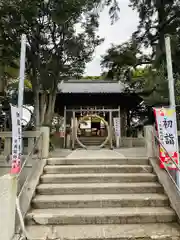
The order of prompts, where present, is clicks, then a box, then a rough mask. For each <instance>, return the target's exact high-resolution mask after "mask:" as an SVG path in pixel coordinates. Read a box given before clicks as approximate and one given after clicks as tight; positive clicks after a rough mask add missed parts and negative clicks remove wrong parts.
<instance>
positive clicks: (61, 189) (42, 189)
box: [36, 182, 164, 195]
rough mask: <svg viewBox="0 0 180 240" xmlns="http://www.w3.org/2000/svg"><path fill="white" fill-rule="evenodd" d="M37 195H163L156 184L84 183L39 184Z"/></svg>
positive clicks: (159, 186)
mask: <svg viewBox="0 0 180 240" xmlns="http://www.w3.org/2000/svg"><path fill="white" fill-rule="evenodd" d="M36 190H37V193H38V194H47V195H58V194H65V195H67V194H70V195H71V194H126V193H131V194H133V193H163V191H164V190H163V188H162V186H161V185H160V184H159V183H156V182H138V183H98V185H97V184H96V183H85V184H79V183H77V184H73V183H72V184H40V185H39V186H37V189H36Z"/></svg>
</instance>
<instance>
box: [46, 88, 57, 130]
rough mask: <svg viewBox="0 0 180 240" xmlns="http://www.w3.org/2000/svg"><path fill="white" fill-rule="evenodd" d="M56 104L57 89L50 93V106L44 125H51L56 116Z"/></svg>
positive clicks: (48, 105) (48, 106)
mask: <svg viewBox="0 0 180 240" xmlns="http://www.w3.org/2000/svg"><path fill="white" fill-rule="evenodd" d="M55 102H56V89H55V90H53V91H52V92H50V93H49V99H48V104H47V108H46V112H45V116H44V125H51V121H52V117H53V115H54V107H55Z"/></svg>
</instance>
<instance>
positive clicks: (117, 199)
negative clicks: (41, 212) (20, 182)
mask: <svg viewBox="0 0 180 240" xmlns="http://www.w3.org/2000/svg"><path fill="white" fill-rule="evenodd" d="M168 203H169V201H168V198H167V196H165V195H164V194H155V193H149V194H113V195H110V194H107V195H100V194H98V195H92V194H91V195H53V196H51V195H37V196H36V197H35V198H34V199H33V201H32V207H33V208H41V209H46V208H109V207H163V206H168Z"/></svg>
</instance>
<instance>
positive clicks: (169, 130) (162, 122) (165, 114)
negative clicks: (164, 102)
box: [154, 108, 179, 169]
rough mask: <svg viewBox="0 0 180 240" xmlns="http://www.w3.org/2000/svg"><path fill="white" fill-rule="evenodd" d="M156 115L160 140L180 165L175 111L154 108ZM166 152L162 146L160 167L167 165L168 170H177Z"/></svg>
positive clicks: (160, 149)
mask: <svg viewBox="0 0 180 240" xmlns="http://www.w3.org/2000/svg"><path fill="white" fill-rule="evenodd" d="M154 114H155V117H156V124H157V131H158V137H159V140H160V142H161V143H162V145H163V146H164V148H165V149H166V151H167V152H168V153H169V155H170V156H171V157H172V158H173V159H174V161H175V162H176V163H177V164H178V162H179V153H178V138H177V126H176V112H175V109H174V108H154ZM166 151H165V150H164V149H163V147H162V146H159V158H160V160H161V161H160V167H161V168H164V167H165V165H166V166H167V167H168V168H171V169H176V166H175V164H173V163H172V161H171V159H170V157H169V156H168V154H167V152H166Z"/></svg>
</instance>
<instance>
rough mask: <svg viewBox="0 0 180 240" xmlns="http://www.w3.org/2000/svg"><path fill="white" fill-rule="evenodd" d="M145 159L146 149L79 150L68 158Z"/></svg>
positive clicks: (71, 153)
mask: <svg viewBox="0 0 180 240" xmlns="http://www.w3.org/2000/svg"><path fill="white" fill-rule="evenodd" d="M133 156H136V157H144V156H146V151H145V148H120V149H114V150H110V149H87V150H86V149H77V150H74V151H72V152H70V153H69V154H68V155H67V158H74V159H77V158H83V159H88V158H91V159H92V158H96V159H98V158H103V159H104V158H108V159H109V158H111V159H113V158H122V159H123V158H126V157H133Z"/></svg>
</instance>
